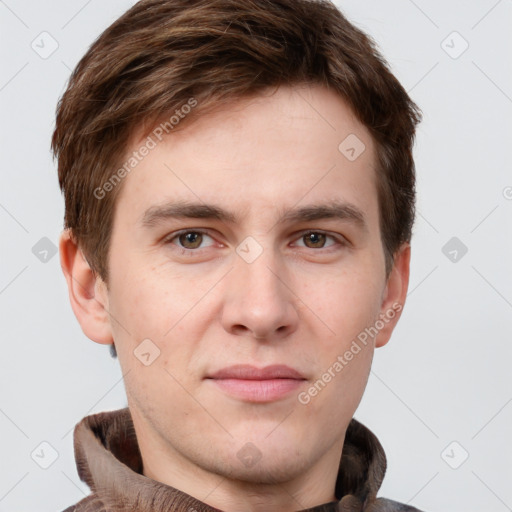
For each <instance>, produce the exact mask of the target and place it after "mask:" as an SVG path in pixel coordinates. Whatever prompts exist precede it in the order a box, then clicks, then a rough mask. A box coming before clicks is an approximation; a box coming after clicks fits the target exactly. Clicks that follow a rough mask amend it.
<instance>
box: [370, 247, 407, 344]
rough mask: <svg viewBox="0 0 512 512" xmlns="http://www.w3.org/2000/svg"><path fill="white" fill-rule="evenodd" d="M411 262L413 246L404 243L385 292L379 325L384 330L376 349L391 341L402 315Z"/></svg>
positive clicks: (378, 337) (396, 257)
mask: <svg viewBox="0 0 512 512" xmlns="http://www.w3.org/2000/svg"><path fill="white" fill-rule="evenodd" d="M410 260H411V246H410V245H409V244H408V243H404V244H403V245H402V246H401V247H400V249H399V250H398V251H397V252H396V253H395V257H394V261H393V267H392V269H391V272H390V274H389V277H388V280H387V283H386V288H385V290H384V294H383V300H382V305H381V310H380V323H379V326H382V328H381V329H379V333H378V335H377V337H376V340H375V346H376V347H382V346H384V345H385V344H386V343H387V342H388V341H389V339H390V337H391V334H392V332H393V330H394V328H395V326H396V324H397V322H398V319H399V318H400V316H401V314H402V310H403V308H404V304H405V299H406V296H407V289H408V287H409V265H410Z"/></svg>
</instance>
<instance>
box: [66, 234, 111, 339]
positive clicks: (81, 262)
mask: <svg viewBox="0 0 512 512" xmlns="http://www.w3.org/2000/svg"><path fill="white" fill-rule="evenodd" d="M59 253H60V264H61V268H62V271H63V272H64V276H65V278H66V281H67V284H68V292H69V300H70V302H71V307H72V308H73V312H74V313H75V316H76V318H77V320H78V323H79V324H80V326H81V327H82V331H83V332H84V334H85V335H86V336H87V337H88V338H90V339H91V340H93V341H95V342H96V343H102V344H106V345H107V344H112V343H113V337H112V331H111V328H110V321H109V314H108V291H107V286H106V284H105V283H104V281H103V280H102V279H101V278H100V277H99V276H97V275H96V273H95V272H94V271H93V270H92V269H91V267H90V266H89V263H88V262H87V260H86V259H85V257H84V255H83V254H82V251H81V250H80V248H79V247H78V246H77V244H76V243H75V241H74V239H73V236H72V233H71V231H70V230H69V229H67V230H65V231H64V232H63V233H62V234H61V236H60V240H59Z"/></svg>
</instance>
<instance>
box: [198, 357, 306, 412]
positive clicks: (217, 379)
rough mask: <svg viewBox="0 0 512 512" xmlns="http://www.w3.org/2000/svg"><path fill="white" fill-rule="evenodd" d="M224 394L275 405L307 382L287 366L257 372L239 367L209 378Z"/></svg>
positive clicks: (240, 365) (225, 369)
mask: <svg viewBox="0 0 512 512" xmlns="http://www.w3.org/2000/svg"><path fill="white" fill-rule="evenodd" d="M206 378H207V379H208V380H210V381H212V382H213V383H214V384H215V385H216V386H218V387H219V388H220V389H222V390H223V391H224V392H225V393H227V394H228V395H230V396H233V397H235V398H238V399H241V400H244V401H248V402H260V403H261V402H273V401H275V400H279V399H281V398H284V397H286V396H287V395H289V394H290V393H291V392H292V391H296V390H297V388H298V387H300V386H301V385H302V383H303V382H304V381H305V380H306V379H305V377H304V376H303V375H302V374H301V373H299V372H298V371H297V370H295V369H293V368H290V367H289V366H286V365H280V364H279V365H271V366H266V367H264V368H257V367H255V366H252V365H245V364H238V365H234V366H229V367H227V368H223V369H222V370H219V371H217V372H215V373H213V374H211V375H208V376H207V377H206Z"/></svg>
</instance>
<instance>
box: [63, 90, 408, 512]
mask: <svg viewBox="0 0 512 512" xmlns="http://www.w3.org/2000/svg"><path fill="white" fill-rule="evenodd" d="M349 134H356V135H357V137H358V138H359V139H360V140H361V141H363V143H364V144H365V146H366V149H365V151H364V152H363V153H362V154H361V155H360V156H359V157H358V158H357V159H356V160H355V161H353V162H351V161H349V160H348V159H347V158H346V157H345V156H344V155H343V154H342V153H341V152H340V151H339V150H338V146H339V144H340V143H341V142H342V141H343V140H344V139H345V138H346V137H347V136H348V135H349ZM132 142H133V144H132V145H131V147H130V151H129V152H131V151H133V150H134V149H136V148H138V147H140V144H141V142H142V141H141V140H136V138H134V140H133V141H132ZM375 161H376V156H375V145H374V142H373V141H372V138H371V136H370V134H369V132H368V131H367V129H366V128H365V127H364V126H363V125H362V124H361V123H360V122H359V121H358V120H357V119H356V118H355V117H354V116H353V114H352V113H351V111H350V109H349V108H348V107H347V105H346V104H345V103H344V101H343V100H342V99H341V98H340V97H339V96H338V95H336V94H335V93H333V92H330V91H328V90H327V89H325V88H323V87H321V86H302V87H282V88H280V89H278V90H277V92H275V93H274V94H265V95H261V96H258V97H255V98H251V99H248V100H243V101H237V102H235V103H232V104H231V105H230V106H229V107H227V108H224V109H223V110H221V111H218V112H215V113H212V114H209V115H208V116H203V117H200V118H198V120H196V121H194V122H193V123H191V124H190V125H187V126H186V127H184V128H183V129H182V130H179V131H176V132H172V133H171V134H170V135H168V136H167V138H166V139H164V141H162V142H161V143H159V144H158V145H157V147H156V148H155V149H153V150H152V151H151V152H150V153H149V154H148V156H146V157H145V158H144V160H143V161H142V162H141V163H140V164H139V165H138V166H137V167H136V169H135V170H134V171H132V172H131V173H130V174H129V175H128V176H127V177H126V178H125V179H124V182H123V184H122V187H123V188H122V190H121V192H120V195H119V197H118V202H117V206H116V211H115V217H114V226H113V233H112V239H111V247H110V252H109V270H110V276H109V283H108V287H107V285H106V284H105V283H104V282H103V281H102V280H101V279H100V278H99V277H97V276H96V274H95V273H94V272H93V271H92V270H91V269H90V267H89V265H88V264H87V262H86V260H85V259H84V257H83V255H82V253H81V251H80V250H79V249H78V248H77V247H76V245H75V244H74V243H73V241H72V239H71V237H70V234H69V233H68V232H64V233H63V234H62V237H61V242H60V254H61V262H62V267H63V270H64V274H65V276H66V278H67V281H68V286H69V292H70V299H71V304H72V306H73V309H74V312H75V314H76V316H77V318H78V320H79V322H80V324H81V326H82V329H83V331H84V333H85V334H86V335H87V336H88V337H89V338H91V339H92V340H94V341H96V342H98V343H105V344H109V343H112V342H113V341H115V345H116V349H117V352H118V357H119V362H120V364H121V368H122V371H123V374H125V387H126V393H127V397H128V404H129V407H130V410H131V413H132V416H133V420H134V424H135V429H136V432H137V437H138V440H139V443H140V449H141V453H142V457H143V462H144V474H145V475H146V476H148V477H151V478H153V479H155V480H158V481H161V482H164V483H166V484H168V485H171V486H173V487H176V488H178V489H180V490H182V491H184V492H187V493H188V494H190V495H192V496H195V497H196V498H198V499H200V500H203V501H205V502H206V503H208V504H210V505H212V506H215V507H218V508H221V509H223V510H226V511H227V512H231V511H233V512H234V511H237V512H240V511H242V512H244V511H247V512H249V511H268V510H275V511H290V510H299V509H302V508H306V507H312V506H315V505H319V504H321V503H326V502H328V501H331V500H334V499H335V496H334V485H335V480H336V476H337V472H338V465H339V459H340V455H341V451H342V446H343V441H344V436H345V431H346V429H347V426H348V423H349V422H350V419H351V418H352V417H353V414H354V412H355V410H356V408H357V406H358V404H359V402H360V400H361V397H362V394H363V391H364V388H365V386H366V382H367V379H368V374H369V371H370V366H371V361H372V357H373V351H374V348H375V347H380V346H382V345H384V344H385V343H387V341H388V340H389V337H390V335H391V333H392V331H393V328H394V327H395V325H396V322H397V321H398V318H399V316H400V314H399V312H398V313H397V314H396V315H395V316H394V318H393V319H392V320H390V321H388V322H387V323H385V326H384V327H383V328H382V329H381V330H380V331H379V334H378V335H377V336H376V337H375V338H373V339H370V342H369V343H368V344H367V345H366V346H362V350H361V351H360V352H359V353H358V354H357V355H355V356H354V357H353V359H352V360H351V361H350V362H349V363H348V364H347V365H346V366H344V368H343V370H342V371H340V372H338V373H336V376H335V377H334V378H332V379H331V381H330V382H329V383H328V384H327V385H326V386H325V387H324V388H323V389H322V390H321V391H320V392H319V393H318V394H317V395H316V396H314V397H312V398H311V400H310V401H309V403H307V404H302V403H300V402H299V400H298V394H299V392H302V391H305V390H308V389H309V388H310V387H311V386H312V385H313V384H314V383H315V382H316V381H317V380H318V379H319V378H320V377H321V376H322V374H324V373H325V372H326V371H327V370H328V368H329V367H332V365H333V363H334V362H335V361H336V360H337V357H338V356H339V355H343V354H344V353H345V351H346V350H347V349H349V347H350V346H351V343H352V341H353V340H354V339H356V337H357V335H358V334H359V333H361V332H362V331H364V329H365V328H366V327H368V326H372V325H374V324H375V322H376V320H378V319H379V318H381V317H380V316H379V315H383V314H385V313H386V312H387V311H389V310H390V309H392V308H393V305H394V304H395V305H396V304H400V305H403V303H404V300H405V295H406V292H407V285H408V277H409V258H410V248H409V245H408V244H404V245H403V246H402V247H401V248H400V249H399V250H398V251H397V253H396V255H395V258H394V265H393V268H392V270H391V273H390V274H389V276H388V277H387V276H386V273H385V259H384V252H383V247H382V240H381V233H380V229H379V212H378V201H377V189H376V175H375ZM177 200H180V201H189V202H194V203H207V204H214V205H216V206H218V207H221V208H223V209H225V210H228V211H229V212H231V213H232V214H233V215H234V216H236V219H232V220H228V221H224V220H218V219H211V218H168V219H163V220H162V219H160V220H158V221H155V222H154V223H153V224H152V225H151V226H144V225H143V222H142V219H143V218H144V214H145V212H147V211H148V210H149V209H150V208H151V207H155V205H161V204H164V203H166V202H168V201H171V202H172V201H177ZM332 201H338V202H339V203H344V204H350V205H351V206H352V207H354V208H357V209H358V210H359V211H360V212H361V213H362V216H363V220H364V225H363V224H361V223H359V222H357V221H354V220H353V219H350V218H349V219H341V218H320V219H317V220H313V221H304V220H292V221H285V222H278V221H279V219H280V217H281V215H282V213H283V212H284V211H286V210H288V209H292V208H298V207H303V206H318V205H325V204H327V203H329V202H332ZM183 229H189V230H190V231H192V232H193V231H194V230H198V229H200V230H203V231H205V232H207V235H206V234H205V235H203V238H202V242H201V239H200V238H199V237H197V235H194V234H193V233H192V234H190V233H189V237H190V236H191V237H192V238H193V237H194V236H196V239H195V242H196V243H198V244H199V248H196V249H194V248H191V245H194V244H190V243H188V245H187V239H186V238H185V246H186V247H187V248H183V240H184V237H182V238H181V239H180V238H176V237H175V236H174V235H175V233H176V232H178V231H179V230H183ZM308 230H311V231H316V232H317V233H318V232H320V235H318V234H317V235H313V237H312V238H311V237H310V238H307V237H304V234H305V233H304V232H305V231H306V232H307V231H308ZM322 233H325V234H327V235H328V236H326V237H325V238H323V236H322ZM173 236H174V238H173ZM248 236H250V237H253V238H254V239H255V240H256V241H257V243H258V244H259V246H260V247H261V249H262V253H261V255H260V256H259V257H258V258H257V259H256V260H255V261H253V262H252V263H248V262H246V261H245V260H244V259H243V258H242V257H240V256H239V254H237V252H236V249H237V247H238V246H239V245H240V244H241V242H243V241H244V240H245V239H246V238H247V237H248ZM180 240H181V242H182V243H181V246H180ZM311 240H313V243H312V242H311ZM201 243H202V245H200V244H201ZM322 244H325V245H324V246H323V247H322ZM251 250H253V249H251ZM144 339H150V340H152V343H154V344H155V345H156V346H157V347H158V349H159V350H160V356H159V357H158V358H156V359H155V360H154V362H153V363H152V364H150V365H149V366H145V365H144V364H142V363H141V361H140V360H139V359H138V358H137V357H135V355H134V350H135V349H136V348H137V346H138V345H139V344H140V343H141V341H142V340H144ZM237 363H246V364H253V365H254V366H257V367H259V368H261V367H265V366H267V365H270V364H286V365H288V366H290V367H293V368H295V369H297V370H298V371H299V372H301V373H302V375H303V376H304V377H305V380H304V381H303V382H302V383H301V384H300V387H299V388H298V389H297V390H296V391H294V392H292V393H290V394H288V395H286V396H284V397H281V398H279V399H277V400H274V401H271V402H265V403H254V402H248V401H246V400H243V399H238V398H234V397H233V396H230V395H228V394H226V393H225V392H224V391H223V390H222V389H220V388H219V387H218V386H216V385H215V384H214V383H213V382H212V381H211V380H208V379H205V376H206V375H208V374H209V373H211V372H213V371H216V370H220V369H221V368H224V367H226V366H230V365H232V364H237ZM248 442H250V443H252V444H253V445H254V446H255V447H256V449H257V453H258V454H259V456H260V457H261V458H260V459H259V461H258V462H257V463H255V464H254V465H252V466H251V467H248V466H247V465H245V464H243V463H242V461H241V460H240V458H239V457H237V453H239V451H240V450H241V449H242V448H243V447H244V446H245V445H246V443H248Z"/></svg>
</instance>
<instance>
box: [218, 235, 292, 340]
mask: <svg viewBox="0 0 512 512" xmlns="http://www.w3.org/2000/svg"><path fill="white" fill-rule="evenodd" d="M241 245H242V244H241ZM243 248H244V247H243V246H242V249H243ZM250 249H251V248H250V247H249V250H250ZM239 256H240V257H237V260H236V262H235V266H234V268H233V270H232V272H230V276H229V278H230V283H229V289H230V290H229V294H228V299H227V301H226V303H225V305H224V309H225V311H224V314H223V317H224V322H225V328H226V329H228V330H230V331H231V332H236V333H241V332H249V331H250V332H252V334H253V335H254V336H255V337H270V336H273V335H275V334H276V333H277V332H280V333H285V332H291V331H293V330H294V329H295V325H296V322H297V311H296V309H295V305H294V303H293V294H292V293H291V292H290V290H289V289H288V288H287V287H286V285H285V284H284V283H285V282H286V278H285V276H284V275H283V272H284V266H283V265H282V262H281V260H280V258H279V254H278V253H277V252H276V251H274V250H272V249H271V248H265V249H264V250H261V253H260V254H259V255H258V256H257V257H256V258H255V259H254V260H252V261H251V260H250V259H245V258H244V256H243V253H242V255H240V253H239Z"/></svg>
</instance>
